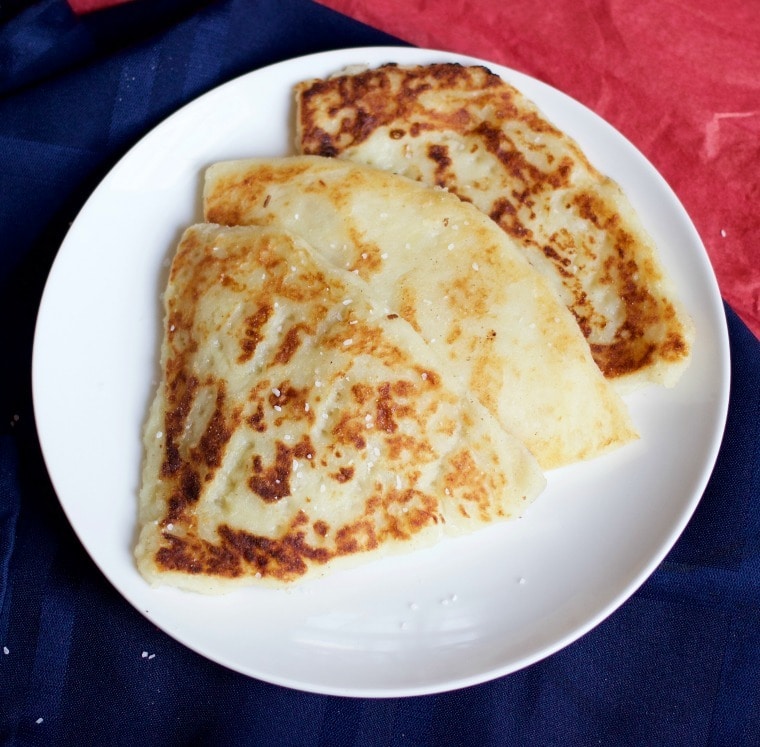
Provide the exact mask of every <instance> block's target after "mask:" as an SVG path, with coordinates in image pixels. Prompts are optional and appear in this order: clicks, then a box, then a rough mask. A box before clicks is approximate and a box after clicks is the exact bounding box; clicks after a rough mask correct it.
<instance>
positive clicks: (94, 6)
mask: <svg viewBox="0 0 760 747" xmlns="http://www.w3.org/2000/svg"><path fill="white" fill-rule="evenodd" d="M67 2H68V4H69V6H70V7H71V9H72V10H73V11H74V12H75V13H78V14H80V15H82V14H84V13H92V12H93V11H96V10H102V9H103V8H110V7H111V6H112V5H121V4H122V3H126V2H129V0H67Z"/></svg>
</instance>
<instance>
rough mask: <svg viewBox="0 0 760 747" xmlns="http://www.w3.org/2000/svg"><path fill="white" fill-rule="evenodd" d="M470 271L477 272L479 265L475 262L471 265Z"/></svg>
mask: <svg viewBox="0 0 760 747" xmlns="http://www.w3.org/2000/svg"><path fill="white" fill-rule="evenodd" d="M472 269H473V270H475V272H477V271H478V270H479V269H480V265H479V264H478V263H477V262H473V263H472Z"/></svg>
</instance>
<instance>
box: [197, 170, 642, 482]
mask: <svg viewBox="0 0 760 747" xmlns="http://www.w3.org/2000/svg"><path fill="white" fill-rule="evenodd" d="M204 212H205V219H206V220H208V221H210V222H213V223H221V224H225V225H245V224H260V225H270V226H273V227H277V228H280V229H286V230H288V231H291V232H293V233H295V234H297V235H299V236H301V237H302V238H304V239H305V240H306V241H307V242H308V243H309V244H310V245H311V246H312V247H314V249H315V250H317V251H318V252H319V253H320V254H321V256H323V257H324V258H325V259H326V260H328V261H329V262H330V263H331V264H332V265H333V266H335V267H339V268H341V269H344V270H348V271H350V272H352V273H355V274H356V275H358V276H359V277H360V278H361V279H362V280H364V281H366V282H367V283H368V284H369V285H370V286H371V288H372V293H373V296H374V297H375V298H377V299H378V301H379V302H381V303H382V304H383V305H384V306H385V307H386V308H387V309H388V311H389V312H391V313H397V314H399V315H400V316H401V317H402V318H404V319H405V320H406V321H408V322H409V324H410V325H411V326H412V327H413V328H414V329H415V330H416V331H418V332H419V333H420V335H421V336H422V337H423V338H424V340H425V341H426V342H427V344H428V345H429V346H430V347H431V348H432V349H433V350H434V351H435V352H436V354H438V355H439V356H440V357H441V358H443V359H445V360H446V365H447V368H449V369H450V370H451V371H452V373H453V374H454V375H456V376H458V377H459V378H460V379H461V380H462V381H464V382H465V383H466V386H467V387H468V388H469V389H470V390H471V391H472V393H473V394H474V395H475V396H477V397H478V399H479V400H480V401H481V402H482V403H483V404H484V405H485V406H486V407H487V408H488V409H489V410H490V411H491V412H492V413H493V414H494V415H496V417H497V418H498V419H499V422H500V423H501V424H502V426H503V427H504V428H505V429H507V430H508V431H509V432H510V433H513V434H514V435H515V436H517V438H519V439H520V440H521V441H523V443H525V444H526V445H527V446H528V448H529V449H530V451H531V452H532V453H533V454H534V456H535V457H536V458H537V460H538V462H539V464H540V465H541V466H542V467H543V468H544V469H548V468H551V467H557V466H560V465H563V464H568V463H571V462H575V461H579V460H582V459H589V458H591V457H595V456H598V455H600V454H602V453H604V452H606V451H608V450H609V449H612V448H614V447H617V446H620V445H621V444H624V443H627V442H628V441H630V440H632V439H633V438H635V437H636V434H635V430H634V428H633V426H632V424H631V421H630V418H629V415H628V412H627V409H626V407H625V404H624V403H623V401H622V400H621V399H620V397H619V396H618V395H617V394H616V393H615V392H614V391H613V390H612V388H611V387H610V385H609V383H608V382H607V381H606V380H605V379H604V377H603V376H602V375H601V373H600V372H599V369H598V368H597V367H596V365H595V364H594V362H593V360H592V358H591V355H590V352H589V348H588V345H587V344H586V342H585V340H584V338H583V336H582V335H581V333H580V331H579V329H578V326H577V324H576V323H575V321H574V319H573V318H572V316H571V315H570V314H569V312H568V311H567V309H566V308H565V307H564V306H563V305H562V304H561V303H560V302H559V301H558V300H557V298H556V296H555V294H554V292H553V291H552V289H551V288H550V286H549V284H548V283H547V282H546V281H545V280H544V279H543V278H542V277H541V276H540V275H539V274H538V273H537V272H535V270H534V269H533V268H532V267H531V266H530V264H529V263H528V262H527V260H526V259H525V258H524V256H523V255H522V253H521V252H520V250H519V248H517V247H516V246H515V245H514V242H513V241H512V240H511V239H510V237H509V236H507V235H506V234H505V233H504V232H503V231H501V230H500V229H499V228H498V226H496V225H495V224H494V223H493V221H491V220H490V219H489V218H488V217H486V216H485V215H483V213H482V212H481V211H479V210H478V209H476V208H475V207H473V206H472V205H468V204H466V203H464V202H462V201H461V200H459V199H458V198H457V197H455V196H454V195H452V194H449V193H448V192H446V191H444V190H440V189H430V188H428V187H425V186H423V185H421V184H419V183H417V182H415V181H413V180H410V179H406V178H404V177H400V176H396V175H394V174H391V173H389V172H386V171H381V170H378V169H373V168H368V167H365V166H361V165H358V164H354V163H350V162H348V161H344V160H340V159H332V158H322V157H315V156H302V157H294V158H280V159H249V160H245V161H232V162H225V163H219V164H215V165H214V166H212V167H210V168H209V169H208V170H207V172H206V182H205V188H204Z"/></svg>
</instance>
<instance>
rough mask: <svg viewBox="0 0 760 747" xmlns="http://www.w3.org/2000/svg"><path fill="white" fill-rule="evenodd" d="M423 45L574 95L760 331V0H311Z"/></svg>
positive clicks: (728, 298)
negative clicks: (690, 230)
mask: <svg viewBox="0 0 760 747" xmlns="http://www.w3.org/2000/svg"><path fill="white" fill-rule="evenodd" d="M319 2H321V3H322V4H323V5H327V6H329V7H331V8H333V9H334V10H338V11H340V12H342V13H344V14H345V15H348V16H351V17H353V18H355V19H357V20H361V21H363V22H365V23H367V24H369V25H371V26H373V27H375V28H378V29H380V30H382V31H385V32H388V33H390V34H393V35H394V36H396V37H398V38H400V39H403V40H405V41H408V42H410V43H412V44H415V45H417V46H421V47H431V48H434V49H444V50H449V51H453V52H460V53H463V54H470V55H474V56H477V57H481V58H485V59H489V60H492V61H494V62H497V63H501V64H503V65H506V66H508V67H512V68H514V69H516V70H520V71H522V72H524V73H527V74H529V75H532V76H534V77H536V78H539V79H541V80H543V81H545V82H547V83H549V84H551V85H553V86H555V87H556V88H559V89H560V90H562V91H564V92H565V93H567V94H569V95H570V96H572V97H573V98H575V99H577V100H579V101H581V102H583V103H584V104H586V106H588V107H590V108H591V109H593V110H594V111H596V112H597V113H598V114H600V115H601V116H602V117H604V118H605V119H606V120H607V121H608V122H610V123H611V124H613V125H614V126H615V127H616V128H617V129H618V130H620V131H621V132H622V133H623V134H624V135H625V136H626V137H628V138H629V139H630V140H631V141H632V142H633V143H634V144H635V145H636V146H637V147H638V148H639V149H640V150H641V151H642V152H643V153H644V154H645V155H646V156H647V158H649V160H650V161H651V162H652V163H653V164H654V165H655V167H656V168H657V169H658V170H659V171H660V173H662V175H663V176H664V177H665V178H666V179H667V181H668V182H669V184H670V185H671V187H672V188H673V189H674V190H675V192H676V193H677V194H678V196H679V198H680V199H681V201H682V202H683V204H684V206H685V207H686V210H687V211H688V212H689V215H690V216H691V218H692V220H693V221H694V223H695V225H696V227H697V230H698V231H699V233H700V236H701V237H702V240H703V241H704V243H705V246H706V248H707V252H708V254H709V256H710V259H711V260H712V263H713V266H714V268H715V272H716V275H717V276H718V282H719V284H720V288H721V292H722V294H723V297H724V298H725V300H726V301H728V303H729V304H730V305H731V306H732V307H733V308H734V309H735V310H736V311H737V313H738V314H739V315H740V316H741V317H742V318H743V319H744V321H745V322H746V323H747V324H748V326H749V327H750V328H751V329H752V330H753V331H754V333H755V334H756V335H757V336H758V337H760V248H759V246H758V245H759V244H760V7H759V6H758V5H757V3H756V2H755V1H754V0H721V1H720V2H716V1H715V0H636V2H629V1H628V0H555V1H554V2H551V3H538V4H537V3H536V2H535V1H534V0H508V1H506V2H505V0H479V2H475V3H473V2H470V0H436V1H435V2H430V1H429V0H319Z"/></svg>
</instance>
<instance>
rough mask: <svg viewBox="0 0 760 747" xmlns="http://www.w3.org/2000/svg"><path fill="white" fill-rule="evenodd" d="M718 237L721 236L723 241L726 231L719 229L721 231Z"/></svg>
mask: <svg viewBox="0 0 760 747" xmlns="http://www.w3.org/2000/svg"><path fill="white" fill-rule="evenodd" d="M720 235H721V236H722V237H723V238H724V239H725V238H726V235H727V234H726V229H725V228H721V229H720Z"/></svg>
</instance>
